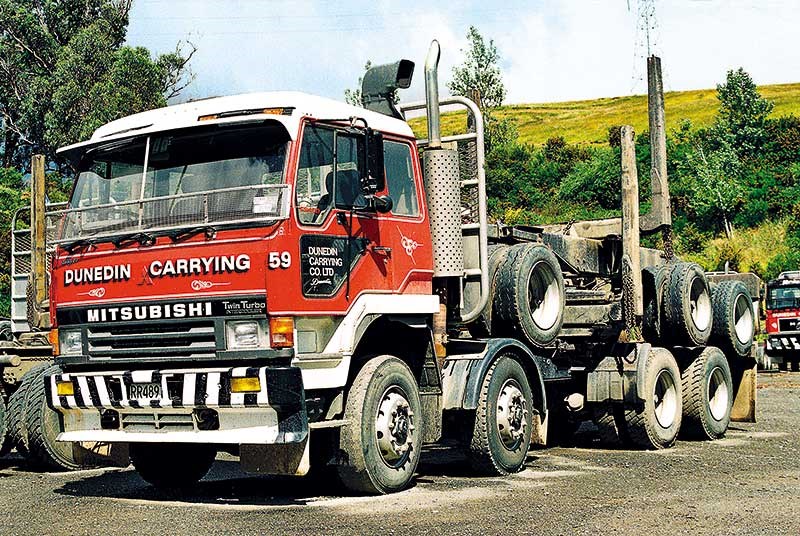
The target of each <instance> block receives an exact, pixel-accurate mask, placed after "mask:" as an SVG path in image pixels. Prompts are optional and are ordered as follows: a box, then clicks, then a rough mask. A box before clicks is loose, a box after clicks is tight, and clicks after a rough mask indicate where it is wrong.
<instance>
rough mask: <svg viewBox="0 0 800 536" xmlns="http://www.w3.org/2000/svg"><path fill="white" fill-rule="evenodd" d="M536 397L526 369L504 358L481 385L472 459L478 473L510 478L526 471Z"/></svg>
mask: <svg viewBox="0 0 800 536" xmlns="http://www.w3.org/2000/svg"><path fill="white" fill-rule="evenodd" d="M532 403H533V395H532V394H531V388H530V385H529V384H528V378H527V376H526V375H525V371H524V370H523V369H522V366H521V365H520V364H519V363H518V362H517V361H516V360H515V359H513V358H511V357H509V356H500V357H499V358H498V359H497V360H496V361H495V362H494V363H493V364H492V366H491V368H489V371H488V372H487V373H486V377H485V378H484V380H483V385H482V386H481V392H480V398H479V400H478V408H477V409H476V410H475V424H474V426H473V429H472V438H471V440H470V445H469V451H468V456H469V460H470V465H471V466H472V468H473V469H474V470H476V471H477V472H479V473H481V474H486V475H507V474H509V473H516V472H519V471H520V470H522V468H523V464H524V463H525V457H526V456H527V454H528V447H529V446H530V444H531V431H532V429H531V427H532V420H533V413H532V412H533V404H532Z"/></svg>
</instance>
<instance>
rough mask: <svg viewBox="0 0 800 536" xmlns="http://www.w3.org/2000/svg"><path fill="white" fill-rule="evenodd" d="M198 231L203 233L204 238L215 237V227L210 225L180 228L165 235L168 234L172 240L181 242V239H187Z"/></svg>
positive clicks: (210, 238)
mask: <svg viewBox="0 0 800 536" xmlns="http://www.w3.org/2000/svg"><path fill="white" fill-rule="evenodd" d="M200 233H205V235H206V240H213V239H214V238H216V237H217V229H216V228H215V227H212V226H211V225H203V226H200V227H192V228H190V229H180V230H178V231H175V232H173V233H170V234H168V235H167V236H169V237H170V238H171V239H172V241H173V242H182V241H183V240H188V239H189V238H191V237H193V236H197V235H199V234H200Z"/></svg>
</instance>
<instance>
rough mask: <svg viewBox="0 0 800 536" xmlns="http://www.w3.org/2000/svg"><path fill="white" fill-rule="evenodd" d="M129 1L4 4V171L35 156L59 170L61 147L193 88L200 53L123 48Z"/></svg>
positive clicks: (0, 113)
mask: <svg viewBox="0 0 800 536" xmlns="http://www.w3.org/2000/svg"><path fill="white" fill-rule="evenodd" d="M131 3H132V0H60V1H57V2H55V1H47V2H42V1H40V0H0V118H2V133H1V134H2V137H1V138H0V140H1V141H0V145H1V146H2V147H1V148H2V165H3V166H4V167H12V166H14V167H17V168H24V167H27V159H28V158H29V156H30V154H31V153H33V152H40V153H43V154H45V155H46V156H47V158H48V161H49V162H51V163H54V164H56V165H60V164H63V162H61V161H60V160H59V159H58V158H57V157H56V155H55V150H56V148H57V147H58V146H60V145H64V144H67V143H74V142H77V141H80V140H81V139H85V138H86V137H88V136H89V135H90V134H91V132H92V131H93V130H94V129H95V128H97V127H98V126H100V125H101V124H103V123H105V122H108V121H110V120H112V119H116V118H119V117H121V116H125V115H129V114H132V113H136V112H139V111H142V110H145V109H148V108H154V107H158V106H164V105H166V102H167V100H168V99H169V98H173V97H175V96H177V95H178V94H179V93H180V92H181V90H182V89H184V88H185V87H186V85H187V84H188V83H189V82H190V81H191V79H192V76H191V73H190V71H189V69H188V62H189V60H190V58H191V57H192V55H193V53H194V51H195V49H194V47H193V46H191V47H190V50H189V52H188V53H187V54H184V53H183V52H182V51H181V50H180V46H179V47H177V48H176V51H175V52H173V53H170V54H164V55H161V56H158V57H156V58H152V57H151V55H150V53H149V52H148V51H147V50H146V49H144V48H132V47H128V46H123V43H124V40H125V34H126V31H127V26H128V14H129V12H130V9H131Z"/></svg>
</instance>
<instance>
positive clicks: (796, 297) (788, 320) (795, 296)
mask: <svg viewBox="0 0 800 536" xmlns="http://www.w3.org/2000/svg"><path fill="white" fill-rule="evenodd" d="M766 309H767V321H766V324H767V345H766V354H767V356H768V357H769V362H770V363H777V365H778V368H779V369H780V370H789V369H790V368H794V370H796V371H798V370H800V272H783V273H781V274H780V275H779V276H778V278H777V279H775V280H773V281H770V282H769V283H767V299H766ZM792 364H793V365H792Z"/></svg>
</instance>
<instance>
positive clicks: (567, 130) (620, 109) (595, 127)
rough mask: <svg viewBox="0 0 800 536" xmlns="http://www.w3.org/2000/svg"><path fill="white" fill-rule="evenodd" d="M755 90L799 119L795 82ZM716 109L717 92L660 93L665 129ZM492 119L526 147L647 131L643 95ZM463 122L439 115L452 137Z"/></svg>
mask: <svg viewBox="0 0 800 536" xmlns="http://www.w3.org/2000/svg"><path fill="white" fill-rule="evenodd" d="M759 91H760V92H761V94H762V95H763V96H764V97H765V98H767V99H770V100H771V101H773V102H774V103H775V108H774V110H773V112H772V115H773V116H775V117H779V116H781V115H789V114H794V115H798V116H800V83H795V84H776V85H769V86H760V87H759ZM718 105H719V103H718V101H717V91H716V89H700V90H694V91H672V92H668V93H666V94H665V95H664V107H665V110H666V116H667V129H668V130H669V129H673V128H675V127H677V126H678V124H679V123H680V122H681V121H682V120H684V119H689V120H690V121H691V122H692V123H693V124H694V125H695V126H707V125H709V124H711V122H712V121H713V118H714V115H715V114H716V113H717V108H718ZM497 115H498V117H508V118H511V119H513V120H514V122H515V123H516V125H517V128H518V129H519V136H520V141H522V142H525V143H534V144H541V143H544V142H545V141H546V140H547V139H548V138H552V137H553V136H562V137H563V138H564V139H565V140H566V141H567V143H582V144H605V143H606V140H607V136H608V129H609V127H612V126H614V125H623V124H632V125H633V126H634V128H635V129H636V132H643V131H645V130H647V96H646V95H635V96H631V97H614V98H607V99H595V100H585V101H572V102H558V103H547V104H514V105H509V106H504V107H503V108H502V109H501V110H500V111H499V112H498V114H497ZM410 123H411V126H412V128H413V129H414V132H415V133H416V134H417V136H419V137H426V133H425V129H426V126H425V121H424V120H423V119H420V118H417V119H412V120H411V122H410ZM463 123H464V114H461V113H449V114H444V115H443V116H442V130H443V133H444V134H448V133H452V132H453V131H454V130H455V129H457V128H459V125H463Z"/></svg>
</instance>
